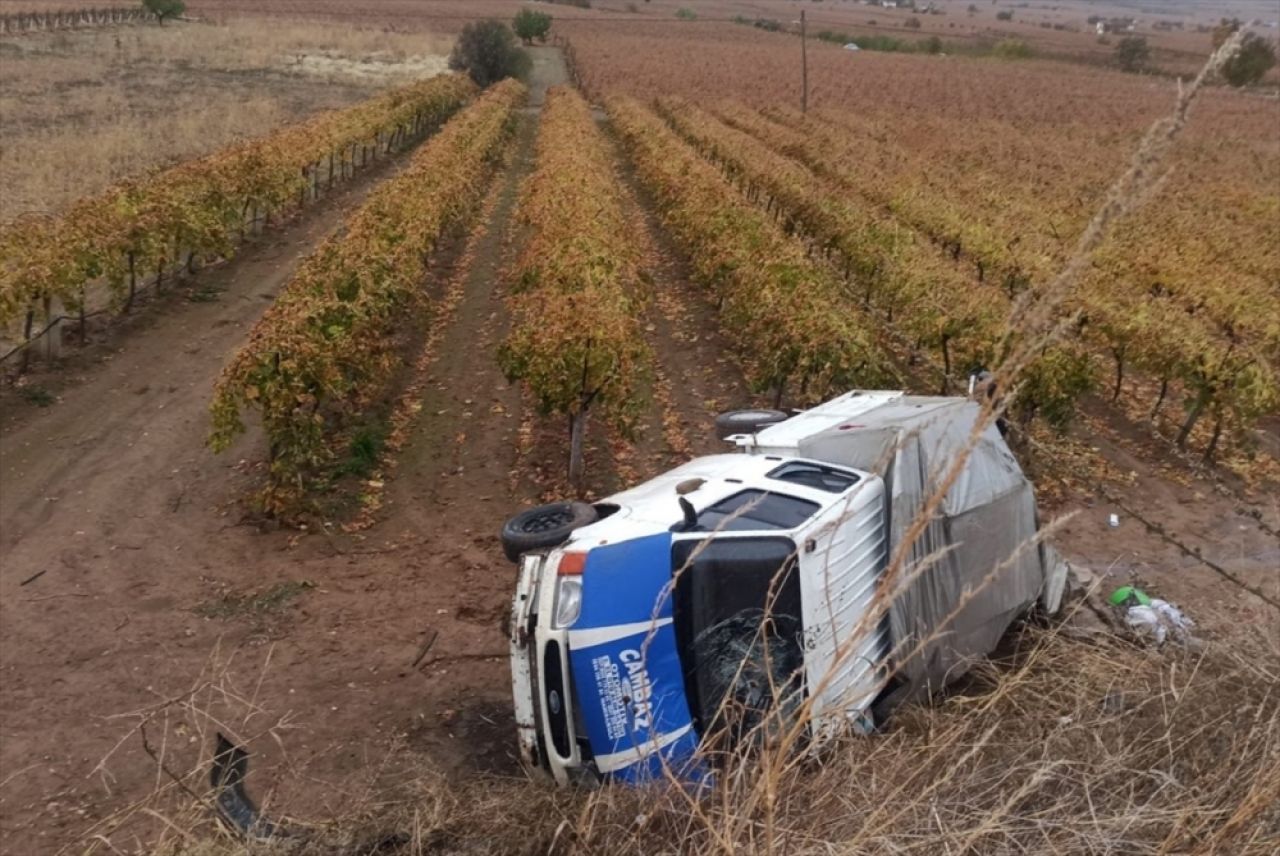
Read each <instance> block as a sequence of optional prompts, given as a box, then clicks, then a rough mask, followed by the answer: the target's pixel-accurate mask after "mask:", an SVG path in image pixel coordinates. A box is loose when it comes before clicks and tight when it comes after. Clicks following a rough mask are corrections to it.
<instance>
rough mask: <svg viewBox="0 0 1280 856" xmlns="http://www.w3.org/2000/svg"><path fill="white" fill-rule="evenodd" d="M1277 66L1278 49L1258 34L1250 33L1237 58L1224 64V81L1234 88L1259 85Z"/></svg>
mask: <svg viewBox="0 0 1280 856" xmlns="http://www.w3.org/2000/svg"><path fill="white" fill-rule="evenodd" d="M1275 64H1276V49H1275V46H1274V45H1273V44H1271V43H1270V42H1269V41H1267V40H1266V39H1264V38H1262V37H1261V36H1259V35H1257V34H1256V33H1249V34H1247V35H1246V36H1245V37H1244V41H1243V42H1242V43H1241V44H1240V50H1239V51H1238V52H1237V53H1236V55H1235V56H1233V57H1231V59H1229V60H1227V61H1226V62H1224V63H1223V64H1222V79H1223V80H1225V81H1226V82H1227V83H1230V84H1231V85H1232V86H1248V85H1249V84H1250V83H1257V82H1258V81H1259V80H1261V79H1262V76H1263V75H1264V74H1266V73H1267V72H1268V71H1270V70H1271V68H1272V66H1274V65H1275Z"/></svg>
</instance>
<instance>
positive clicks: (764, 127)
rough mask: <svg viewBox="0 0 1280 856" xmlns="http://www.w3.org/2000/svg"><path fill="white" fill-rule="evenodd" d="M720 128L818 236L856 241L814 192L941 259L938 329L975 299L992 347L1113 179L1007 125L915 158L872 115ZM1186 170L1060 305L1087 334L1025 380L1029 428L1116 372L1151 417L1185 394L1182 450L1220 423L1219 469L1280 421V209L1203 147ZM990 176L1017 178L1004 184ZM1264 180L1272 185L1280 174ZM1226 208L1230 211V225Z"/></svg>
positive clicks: (1049, 355)
mask: <svg viewBox="0 0 1280 856" xmlns="http://www.w3.org/2000/svg"><path fill="white" fill-rule="evenodd" d="M716 113H717V114H718V115H719V116H720V117H721V118H722V119H723V120H724V121H726V122H728V123H729V124H731V125H732V126H733V127H734V128H735V129H738V130H739V131H741V132H743V133H741V134H739V135H737V136H732V137H731V139H732V140H733V143H734V145H735V147H736V148H734V149H733V150H732V152H733V154H734V155H735V156H736V159H737V162H741V161H743V160H744V158H743V157H742V155H743V154H744V152H745V151H747V148H746V147H747V146H749V145H750V144H751V142H752V140H753V139H754V140H755V141H757V143H758V144H759V143H762V144H764V145H765V147H766V148H767V149H768V151H765V152H760V154H759V156H760V157H761V158H772V160H771V161H770V163H771V164H772V166H771V167H770V169H769V170H768V171H767V172H768V174H767V175H764V176H758V177H757V180H760V181H765V182H768V183H769V185H770V187H771V188H774V189H773V190H772V191H771V192H772V193H773V194H774V195H775V198H777V199H778V200H779V202H781V203H783V204H784V205H786V206H787V207H788V209H789V210H792V211H794V212H795V216H797V218H799V219H802V220H804V222H805V224H806V227H807V228H809V229H811V230H812V231H813V232H814V234H815V236H823V239H824V240H827V239H828V237H829V236H836V237H834V238H831V239H832V240H836V241H841V240H843V241H848V240H849V239H850V236H851V234H852V235H856V234H857V230H856V228H854V229H851V228H849V227H847V226H845V225H841V224H836V223H833V222H831V221H830V220H829V219H827V220H823V219H822V218H821V217H818V216H816V215H815V214H814V213H813V211H812V202H811V200H810V199H809V197H808V196H806V195H805V194H813V195H817V196H820V197H825V201H824V202H822V203H820V204H821V205H823V206H832V205H835V206H849V205H853V206H855V207H860V208H863V209H865V210H867V211H870V212H877V213H875V214H874V215H872V216H878V217H881V218H883V219H886V220H887V221H888V222H890V223H896V224H897V226H898V228H899V229H900V230H903V231H905V232H906V233H907V234H909V235H914V236H916V239H915V240H914V241H913V242H912V243H913V244H914V245H916V246H917V247H921V248H922V251H923V249H924V248H927V247H928V245H930V244H932V248H933V249H934V251H935V252H934V254H933V256H929V254H928V253H924V255H921V254H920V253H914V254H913V255H912V257H911V258H910V259H909V262H908V265H907V269H908V270H912V271H916V272H920V271H930V272H931V274H930V275H931V276H936V277H938V278H937V280H936V284H937V287H938V297H939V299H940V301H941V303H940V305H941V308H942V312H943V314H944V315H947V316H951V315H954V316H958V317H965V316H966V315H967V313H966V312H964V311H962V310H963V309H964V308H965V307H968V306H970V305H971V304H972V301H973V299H974V298H975V297H976V296H981V299H983V300H985V301H988V302H989V303H990V304H991V305H992V306H993V307H995V308H997V309H998V310H1000V311H999V312H998V314H997V315H996V318H997V319H998V320H999V321H1000V323H999V324H996V325H995V326H994V327H992V326H989V325H976V326H973V327H970V328H969V329H968V331H967V332H966V333H965V335H978V336H982V337H989V342H990V343H992V344H994V343H995V342H998V341H999V338H1000V337H1001V336H1002V335H1007V334H1008V330H1007V329H1006V326H1007V325H1005V323H1004V317H1003V316H1004V312H1003V309H1004V307H1005V306H1006V305H1007V303H1008V301H1010V300H1012V299H1013V298H1014V297H1015V296H1016V295H1018V294H1019V293H1020V292H1022V291H1023V290H1025V289H1027V288H1034V287H1035V284H1036V283H1038V282H1042V281H1044V280H1045V279H1046V278H1047V277H1049V276H1050V275H1051V274H1052V273H1053V272H1054V271H1055V270H1056V269H1057V267H1059V266H1060V265H1061V263H1062V261H1063V259H1064V258H1065V256H1066V254H1067V253H1068V252H1069V250H1070V247H1071V240H1072V239H1073V238H1074V236H1075V235H1076V234H1077V233H1078V231H1079V229H1080V228H1081V227H1082V225H1083V222H1084V220H1085V219H1086V218H1087V216H1088V207H1087V206H1085V205H1082V204H1081V203H1080V201H1079V200H1080V198H1081V196H1087V195H1088V193H1089V189H1090V187H1091V186H1092V185H1093V184H1097V183H1098V182H1099V181H1100V178H1099V176H1101V178H1102V179H1105V177H1106V176H1107V175H1108V171H1109V170H1114V169H1116V168H1117V167H1116V165H1114V164H1111V163H1110V162H1109V161H1108V160H1107V159H1106V158H1105V157H1104V158H1100V159H1097V160H1094V161H1087V160H1086V161H1083V162H1082V163H1081V164H1080V167H1081V168H1078V169H1070V170H1067V169H1063V168H1061V165H1060V163H1059V164H1057V165H1056V166H1055V162H1058V161H1061V159H1062V156H1061V155H1055V154H1054V153H1053V152H1052V151H1050V150H1046V144H1045V141H1043V140H1041V141H1040V143H1039V144H1038V145H1037V144H1035V142H1034V141H1033V140H1031V139H1018V138H1017V137H1011V136H1010V135H1009V134H1008V132H1007V131H1006V130H1004V129H1000V128H997V127H991V128H988V130H987V133H988V134H990V135H991V136H987V137H984V136H982V134H981V133H980V132H979V131H978V130H975V129H972V128H971V129H969V131H968V135H967V136H966V137H965V138H964V139H963V140H960V141H955V140H946V141H945V142H944V141H941V140H945V139H946V135H945V134H944V133H943V132H942V129H941V128H938V127H935V126H933V125H930V126H929V127H930V128H932V130H933V133H932V134H928V135H925V136H924V137H922V140H924V141H927V142H922V143H921V144H920V146H919V147H906V146H901V145H898V144H896V143H894V142H893V140H894V136H895V135H894V133H893V131H894V128H893V127H891V126H890V125H888V124H885V123H881V122H876V121H874V120H871V119H868V118H867V117H859V116H853V115H850V114H843V113H834V112H827V113H823V112H819V113H818V115H816V116H815V115H810V116H807V117H806V116H802V115H801V114H800V113H799V112H798V111H794V110H788V109H783V108H772V109H770V110H767V111H765V113H764V114H762V113H758V112H756V111H754V110H751V109H749V108H745V107H742V106H740V105H736V104H722V105H720V106H718V107H717V108H716ZM923 121H924V120H915V122H916V123H920V122H923ZM711 127H712V129H713V130H714V126H711ZM899 130H900V129H899ZM711 133H712V131H708V130H706V128H705V127H704V134H711ZM996 134H999V135H1000V136H999V137H997V136H995V135H996ZM719 136H722V137H723V136H724V133H723V132H721V133H720V135H719ZM938 138H941V140H940V139H938ZM720 142H721V150H723V149H724V142H725V141H724V140H723V139H722V140H721V141H720ZM1063 145H1064V146H1071V147H1074V145H1075V144H1074V143H1073V142H1066V143H1063ZM925 146H928V147H932V148H934V149H941V150H943V151H944V152H945V153H946V159H947V161H948V162H949V163H950V164H951V165H952V169H949V170H948V171H947V172H946V174H945V175H940V174H938V173H937V171H936V170H931V169H930V165H931V163H932V162H936V157H935V159H934V161H931V160H930V159H929V157H928V156H927V154H926V155H921V154H920V153H919V152H918V151H917V148H921V147H925ZM751 151H752V152H757V151H759V146H758V145H757V146H756V147H755V148H753V149H751ZM1015 154H1016V155H1017V156H1014V155H1015ZM939 156H940V155H939ZM1180 159H1181V161H1182V162H1183V163H1182V164H1181V166H1182V169H1183V170H1186V171H1187V173H1188V175H1187V177H1186V178H1183V176H1182V172H1181V171H1180V172H1179V173H1178V174H1177V176H1176V179H1177V180H1176V181H1175V183H1174V185H1173V186H1172V187H1169V188H1166V190H1165V191H1164V192H1163V194H1162V198H1161V199H1160V200H1159V201H1157V202H1156V203H1155V204H1153V205H1152V206H1150V207H1149V208H1148V209H1147V210H1145V211H1143V212H1140V213H1139V214H1138V215H1137V216H1136V217H1134V218H1133V219H1132V220H1130V221H1128V222H1126V223H1123V224H1121V225H1120V227H1119V228H1118V229H1117V230H1116V233H1115V235H1114V236H1113V237H1112V238H1111V239H1110V240H1108V241H1107V242H1106V243H1105V244H1104V245H1103V246H1102V248H1101V249H1100V250H1099V252H1098V254H1097V257H1096V258H1095V261H1094V265H1093V268H1092V269H1091V271H1090V273H1089V274H1088V275H1087V276H1086V277H1085V279H1084V281H1083V282H1082V283H1081V286H1080V287H1079V288H1078V289H1077V291H1076V292H1075V293H1074V294H1073V295H1072V298H1071V300H1070V301H1069V304H1068V307H1067V309H1068V311H1070V312H1072V313H1074V314H1075V316H1076V317H1077V318H1078V323H1077V324H1076V325H1075V327H1074V330H1075V333H1076V335H1075V336H1073V337H1071V338H1070V339H1068V340H1067V341H1064V342H1060V343H1057V344H1055V345H1053V346H1051V347H1050V349H1049V350H1047V351H1046V352H1045V354H1044V355H1042V357H1041V358H1040V359H1039V360H1038V361H1037V362H1036V363H1034V364H1033V365H1032V366H1031V367H1030V371H1029V372H1028V374H1027V376H1026V377H1025V378H1024V382H1023V384H1022V389H1021V391H1020V394H1019V407H1021V408H1022V409H1024V410H1025V411H1026V413H1027V414H1034V413H1041V414H1043V415H1046V416H1047V417H1048V418H1049V419H1050V421H1051V422H1056V423H1061V422H1063V421H1065V420H1066V419H1067V418H1069V417H1070V415H1071V414H1072V412H1073V410H1074V408H1075V404H1076V400H1077V399H1078V397H1079V395H1080V394H1081V393H1083V392H1084V391H1086V390H1088V389H1090V388H1092V387H1094V386H1095V385H1096V384H1097V383H1098V382H1099V379H1100V378H1101V377H1102V376H1103V375H1104V374H1105V373H1106V372H1107V366H1108V363H1111V364H1112V366H1113V368H1114V381H1113V392H1112V394H1113V396H1118V395H1119V394H1120V392H1121V384H1122V382H1123V380H1124V372H1125V371H1126V370H1127V369H1135V370H1137V371H1140V372H1144V373H1146V374H1148V375H1150V376H1152V377H1154V378H1156V379H1158V380H1159V381H1160V388H1161V392H1160V395H1159V399H1158V400H1157V402H1156V404H1155V408H1156V409H1158V408H1159V407H1160V406H1161V405H1162V404H1163V403H1164V400H1165V398H1166V397H1167V392H1168V389H1169V387H1170V385H1173V386H1174V387H1175V388H1176V389H1178V390H1180V391H1181V392H1182V393H1183V403H1184V413H1183V416H1182V420H1181V421H1182V430H1181V431H1180V432H1179V436H1178V440H1179V442H1185V441H1186V439H1187V434H1188V433H1189V431H1190V430H1191V428H1192V427H1193V426H1194V425H1195V423H1196V421H1197V420H1198V419H1199V418H1200V417H1201V416H1205V415H1209V416H1211V417H1212V420H1213V424H1214V426H1215V427H1214V431H1213V432H1212V434H1213V437H1211V438H1210V440H1209V448H1208V449H1207V452H1209V453H1210V454H1211V453H1212V451H1213V449H1214V447H1215V445H1216V442H1217V440H1216V438H1217V437H1218V435H1219V434H1220V433H1221V432H1222V431H1223V430H1224V429H1225V428H1227V427H1232V428H1235V429H1237V430H1238V431H1243V430H1245V429H1248V428H1250V427H1251V426H1252V425H1254V424H1255V423H1256V422H1257V420H1258V419H1259V418H1260V417H1262V416H1264V415H1265V414H1268V413H1274V412H1276V410H1277V408H1280V290H1278V288H1277V283H1280V242H1277V241H1276V240H1275V239H1274V235H1273V234H1268V233H1269V231H1273V230H1274V227H1275V226H1277V225H1280V197H1276V196H1275V195H1271V196H1267V195H1266V194H1265V193H1257V192H1237V193H1235V194H1232V195H1231V196H1228V197H1225V198H1224V192H1225V191H1224V184H1223V181H1224V178H1225V176H1221V175H1218V174H1216V173H1218V172H1220V170H1221V169H1222V165H1220V164H1217V163H1216V162H1214V161H1213V160H1212V159H1210V156H1209V155H1208V154H1206V153H1205V152H1204V151H1203V149H1202V148H1201V147H1199V146H1194V145H1193V146H1190V147H1189V148H1188V149H1187V150H1185V151H1183V152H1181V153H1180ZM993 160H1002V161H1004V162H1008V163H1010V164H1012V165H1013V166H1010V167H1009V168H1007V169H1002V170H1001V171H1000V172H999V173H998V174H993V173H992V171H991V169H990V162H991V161H993ZM984 164H985V166H984ZM739 166H740V167H743V168H753V167H752V165H751V164H742V163H740V164H739ZM1258 166H1259V169H1260V171H1261V172H1263V173H1264V174H1272V175H1275V174H1276V173H1275V166H1274V165H1270V166H1267V165H1266V164H1265V163H1264V162H1261V161H1260V162H1259V164H1258ZM758 167H759V164H756V165H755V168H754V171H755V172H761V170H759V169H758ZM796 174H801V175H804V176H806V178H805V180H804V182H803V183H802V184H803V187H804V193H799V192H794V186H793V185H791V186H789V188H791V189H788V188H783V187H781V186H780V183H781V182H782V180H783V179H782V177H784V176H794V175H796ZM824 188H825V190H824ZM1064 200H1066V201H1064ZM1224 205H1225V206H1228V207H1230V208H1233V209H1234V211H1235V213H1234V214H1232V215H1231V216H1223V213H1222V212H1221V209H1222V208H1223V207H1224ZM921 239H923V240H921ZM939 253H940V254H941V255H942V257H943V258H945V259H949V260H950V261H951V264H950V267H951V272H950V273H947V272H946V271H945V269H944V268H939V267H938V265H937V264H936V263H935V261H936V258H937V255H938V254H939ZM908 323H909V322H908ZM913 332H914V331H913ZM917 335H918V333H917Z"/></svg>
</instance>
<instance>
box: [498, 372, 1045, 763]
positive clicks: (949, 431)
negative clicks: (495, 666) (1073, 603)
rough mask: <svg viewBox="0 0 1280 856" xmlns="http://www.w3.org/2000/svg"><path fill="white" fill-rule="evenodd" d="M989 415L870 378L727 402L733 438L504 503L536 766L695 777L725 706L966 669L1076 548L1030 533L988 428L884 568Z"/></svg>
mask: <svg viewBox="0 0 1280 856" xmlns="http://www.w3.org/2000/svg"><path fill="white" fill-rule="evenodd" d="M979 417H980V409H979V406H978V405H977V404H975V403H974V402H973V401H970V400H968V399H964V398H925V397H914V396H908V395H904V394H903V393H901V392H868V391H854V392H850V393H847V394H845V395H842V396H840V397H838V398H836V399H834V400H832V401H829V402H827V403H825V404H823V405H821V406H819V407H815V408H813V409H810V410H806V411H803V412H800V413H798V414H796V415H793V416H790V417H787V416H786V414H782V413H777V412H773V411H736V412H733V413H729V414H724V415H722V416H721V417H720V418H719V419H718V420H717V427H718V428H719V429H720V431H721V434H722V436H724V437H725V439H727V440H728V441H730V442H732V443H733V444H735V445H736V446H737V450H738V451H737V452H736V453H733V454H723V455H712V456H708V457H702V458H696V459H694V460H692V461H690V462H688V463H687V464H684V465H683V466H680V467H677V468H676V469H674V470H671V471H670V472H667V473H664V474H662V475H660V476H658V477H656V478H653V479H651V480H649V481H647V482H645V483H643V484H640V485H637V486H636V487H633V488H631V489H629V490H625V491H622V492H621V493H618V494H616V495H614V496H611V497H608V498H607V499H605V500H603V501H601V502H598V503H595V504H594V505H587V504H584V503H557V504H553V505H548V506H541V507H539V508H534V509H530V510H528V511H526V512H523V513H521V514H519V515H516V516H515V517H513V518H511V519H510V520H509V521H508V522H507V524H506V526H504V528H503V545H504V548H505V549H506V551H507V554H508V556H509V557H511V558H512V559H513V560H514V561H517V562H518V563H519V566H520V572H519V581H518V583H517V587H516V593H515V597H514V602H513V612H512V617H511V625H510V626H511V640H510V641H511V669H512V686H513V692H514V697H515V712H516V722H517V730H518V739H519V743H520V747H521V752H522V755H523V757H524V759H525V760H526V761H527V763H528V764H529V765H530V766H532V767H534V768H536V769H540V770H543V771H545V772H547V773H549V774H550V775H551V776H553V777H554V778H555V780H556V781H558V782H561V783H568V782H571V781H575V780H581V779H589V780H598V779H611V780H620V781H626V782H641V781H644V780H646V779H649V778H652V777H655V776H658V775H661V774H662V773H663V770H662V766H663V765H665V766H666V767H667V769H668V770H672V769H674V770H677V771H678V772H679V774H680V775H683V776H688V777H691V778H699V777H701V776H702V775H704V774H705V773H706V772H707V767H706V762H705V760H704V758H703V753H701V752H700V751H699V747H700V744H702V743H703V741H704V738H707V736H708V735H710V734H713V733H716V734H722V733H724V731H726V730H728V729H729V727H730V726H729V725H728V724H727V723H726V721H724V720H723V719H722V718H721V716H722V713H723V712H724V711H725V710H727V709H729V708H733V709H735V710H738V711H743V710H746V711H751V710H756V711H761V710H766V709H770V708H774V709H777V708H778V707H779V706H796V705H797V704H798V703H799V702H801V701H803V702H806V710H807V712H808V713H809V714H810V715H811V718H810V719H809V720H808V721H809V728H810V730H811V732H812V734H813V736H818V735H820V734H825V733H829V730H830V728H831V727H832V726H841V725H844V726H846V727H847V726H848V725H850V724H852V725H854V726H857V727H866V726H869V725H870V724H871V720H872V716H873V711H878V710H880V708H879V707H878V706H877V704H876V703H877V701H883V700H884V699H885V698H886V696H887V695H889V694H892V695H893V697H894V698H895V699H901V698H904V697H911V696H919V695H922V694H925V693H928V692H930V691H932V690H936V689H938V688H941V687H942V686H944V685H945V684H946V683H948V682H949V681H951V680H954V679H955V678H957V677H959V676H960V675H962V674H963V673H964V671H965V669H966V666H967V664H968V663H969V662H971V661H972V659H973V658H974V657H978V656H982V655H985V654H987V653H989V652H990V651H991V650H992V649H993V648H994V647H995V645H996V643H997V642H998V641H999V639H1000V637H1001V636H1002V635H1003V634H1004V632H1005V631H1006V630H1007V629H1008V627H1009V625H1010V624H1011V623H1012V622H1013V621H1014V620H1015V619H1017V618H1018V617H1019V616H1020V615H1023V614H1025V613H1027V612H1028V611H1029V610H1031V609H1032V608H1033V607H1035V606H1036V605H1037V602H1038V603H1039V604H1040V606H1041V607H1043V608H1044V609H1045V610H1046V611H1048V612H1055V611H1057V609H1058V606H1059V602H1060V600H1061V597H1062V592H1063V587H1064V585H1065V581H1066V570H1067V569H1066V566H1065V564H1063V563H1062V562H1061V561H1060V560H1059V559H1057V557H1056V556H1055V555H1054V553H1053V551H1052V550H1051V549H1050V548H1049V547H1048V546H1047V545H1044V544H1042V543H1040V542H1039V540H1038V537H1037V530H1038V521H1037V514H1036V504H1035V497H1034V493H1033V490H1032V487H1031V484H1030V483H1029V482H1028V480H1027V479H1026V477H1025V476H1024V475H1023V473H1022V470H1021V468H1020V467H1019V466H1018V463H1017V461H1016V460H1015V459H1014V457H1013V455H1012V454H1011V453H1010V451H1009V448H1008V447H1007V446H1006V445H1005V442H1004V439H1003V438H1002V437H1001V435H1000V433H999V431H997V430H996V429H995V427H988V428H987V429H986V430H984V431H983V432H982V433H981V436H980V438H979V439H978V441H977V443H976V445H975V446H974V448H973V449H972V451H971V453H970V454H969V456H968V458H967V460H966V462H965V464H964V466H963V469H962V471H961V472H960V474H959V477H958V478H957V479H956V480H955V481H954V483H953V484H952V485H951V486H950V488H949V489H948V490H947V491H946V494H945V498H944V499H943V501H942V503H941V505H940V506H938V507H937V509H936V511H935V512H934V514H933V515H932V516H931V517H930V519H929V521H928V524H927V526H926V527H925V528H924V530H923V532H922V533H921V534H920V535H919V537H918V538H916V539H915V541H914V542H913V543H912V544H911V545H910V552H909V558H908V559H907V561H906V562H905V564H904V565H903V567H902V570H901V572H900V573H897V574H895V577H894V581H893V582H892V583H891V584H890V583H889V581H887V580H886V576H885V571H886V566H887V563H888V561H889V557H890V556H891V555H892V554H893V552H894V550H895V549H896V548H897V545H899V544H900V543H902V542H903V541H904V539H905V538H906V537H907V534H908V529H909V527H911V525H912V523H913V521H915V520H916V519H917V518H918V517H919V515H920V511H921V509H922V507H923V505H924V503H925V501H926V500H927V498H928V497H929V496H930V495H931V494H932V493H934V491H935V488H936V487H937V485H938V480H939V479H941V478H942V477H943V474H944V473H945V471H946V470H947V468H948V465H949V464H950V463H951V462H952V461H954V460H956V459H957V458H956V456H957V455H958V454H960V453H961V452H962V450H964V449H965V448H966V447H967V446H968V445H969V442H970V439H971V436H972V434H973V431H974V428H975V425H976V424H977V420H978V419H979ZM890 585H891V586H892V589H893V590H892V591H887V590H885V589H886V587H888V586H890ZM886 603H887V604H888V608H887V610H885V609H884V608H883V607H881V608H880V609H876V605H877V604H886ZM873 615H874V616H879V618H877V619H876V620H869V616H873ZM741 724H742V723H741V721H739V722H738V727H741Z"/></svg>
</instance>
